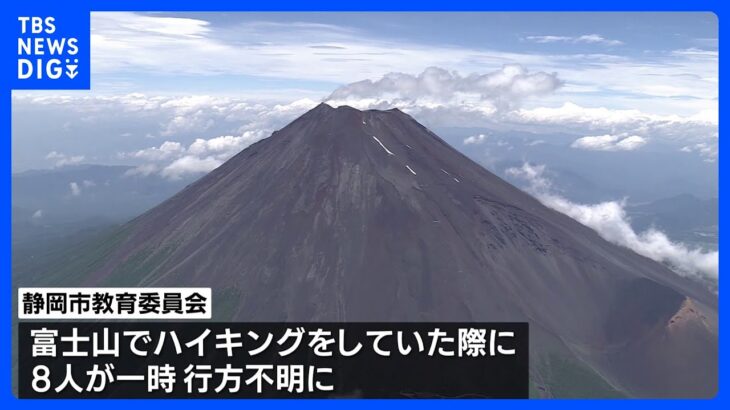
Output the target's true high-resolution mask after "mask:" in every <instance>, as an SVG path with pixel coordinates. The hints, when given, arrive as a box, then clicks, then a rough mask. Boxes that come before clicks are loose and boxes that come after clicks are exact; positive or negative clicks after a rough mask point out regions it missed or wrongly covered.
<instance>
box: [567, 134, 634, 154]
mask: <svg viewBox="0 0 730 410" xmlns="http://www.w3.org/2000/svg"><path fill="white" fill-rule="evenodd" d="M645 144H646V139H645V138H642V137H640V136H638V135H631V136H625V135H610V134H606V135H597V136H588V137H582V138H578V139H577V140H575V141H573V144H571V145H570V146H571V147H573V148H577V149H584V150H589V151H633V150H635V149H638V148H641V147H642V146H644V145H645Z"/></svg>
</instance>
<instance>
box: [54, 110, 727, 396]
mask: <svg viewBox="0 0 730 410" xmlns="http://www.w3.org/2000/svg"><path fill="white" fill-rule="evenodd" d="M96 254H98V257H97V258H96V259H95V260H94V261H93V262H87V263H85V264H84V266H83V267H81V268H80V269H81V271H82V272H86V273H88V274H87V275H85V276H84V280H83V281H82V284H84V285H101V284H107V285H110V284H113V285H127V286H135V285H141V286H206V287H212V288H213V290H214V294H215V297H214V309H215V315H216V317H217V318H218V319H222V320H271V321H279V320H281V321H345V320H346V321H436V320H444V321H528V322H529V323H530V326H531V327H530V332H531V343H532V346H533V351H532V353H531V360H532V361H533V364H534V366H533V373H534V376H535V379H536V380H539V383H543V387H544V385H545V384H548V382H546V381H545V380H551V379H554V378H556V377H557V378H558V379H559V378H560V377H562V376H561V375H556V374H554V373H551V372H555V371H556V370H555V369H557V368H558V367H556V366H559V367H560V368H562V369H564V371H565V372H568V373H570V374H579V375H581V376H580V377H579V378H580V381H581V382H584V381H585V379H591V380H593V381H594V382H595V386H593V387H594V388H600V389H603V390H604V391H605V390H608V391H620V392H621V393H623V394H629V395H641V396H657V395H667V392H670V394H676V395H680V396H682V395H684V396H708V395H712V394H714V389H715V387H716V383H717V373H716V371H717V368H716V366H717V337H716V336H717V335H716V324H717V316H716V312H717V297H716V295H713V294H711V293H710V292H708V291H707V290H706V289H704V288H702V287H701V286H700V285H698V284H696V283H693V282H690V281H688V280H685V279H683V278H681V277H679V276H677V275H676V274H674V273H673V272H671V271H670V270H669V269H667V268H666V267H664V266H662V265H660V264H658V263H656V262H654V261H651V260H649V259H647V258H644V257H642V256H639V255H637V254H636V253H634V252H632V251H630V250H628V249H625V248H620V247H618V246H615V245H612V244H610V243H608V242H606V241H605V240H603V239H601V238H600V237H599V236H598V235H597V234H596V233H595V232H594V231H592V230H590V229H588V228H586V227H585V226H583V225H581V224H579V223H578V222H576V221H574V220H572V219H570V218H569V217H567V216H565V215H562V214H559V213H557V212H555V211H553V210H551V209H548V208H547V207H545V206H543V205H542V204H541V203H539V202H538V201H537V200H535V199H534V198H532V197H531V196H530V195H528V194H526V193H524V192H522V191H521V190H519V189H517V188H515V187H513V186H512V185H510V184H508V183H507V182H505V181H503V180H502V179H500V178H498V177H497V176H495V175H494V174H492V173H490V172H488V171H487V170H485V169H484V168H482V167H481V166H479V165H478V164H476V163H475V162H473V161H471V160H470V159H468V158H467V157H465V156H464V155H462V154H461V153H460V152H458V151H456V150H455V149H453V148H452V147H451V146H449V145H448V144H447V143H446V142H444V141H443V140H442V139H441V138H439V137H438V136H436V135H435V134H434V133H432V132H431V131H429V130H428V129H427V128H425V127H424V126H422V125H421V124H419V123H418V122H417V121H415V120H414V119H413V118H411V117H410V116H408V115H406V114H404V113H402V112H401V111H399V110H388V111H377V110H368V111H359V110H356V109H354V108H352V107H347V106H341V107H338V108H333V107H330V106H329V105H327V104H324V103H323V104H320V105H318V106H317V107H315V108H314V109H312V110H311V111H309V112H307V113H306V114H304V115H302V116H301V117H299V118H298V119H296V120H294V121H293V122H292V123H290V124H289V125H287V126H286V127H284V128H282V129H281V130H279V131H276V132H275V133H274V134H273V135H272V136H271V137H270V138H267V139H264V140H262V141H259V142H257V143H255V144H253V145H251V146H250V147H248V148H246V149H245V150H243V151H241V152H240V153H239V154H237V155H236V156H234V157H233V158H231V159H230V160H229V161H227V162H226V163H224V164H223V165H221V166H220V167H219V168H217V169H216V170H214V171H212V172H211V173H209V174H208V175H206V176H205V177H203V178H201V179H199V180H198V181H196V182H195V183H193V184H191V185H189V186H188V187H187V188H185V189H184V190H183V191H181V192H180V193H178V194H177V195H175V196H174V197H172V198H170V199H169V200H167V201H165V202H164V203H162V204H161V205H159V206H157V207H155V208H154V209H152V210H150V211H148V212H147V213H145V214H143V215H141V216H140V217H138V218H136V219H135V220H133V221H131V222H130V223H128V224H127V225H126V226H124V227H123V228H122V229H120V231H119V232H117V233H116V234H115V235H114V236H113V237H112V238H109V239H108V240H107V241H105V242H104V246H103V247H102V248H101V249H100V250H98V251H97V252H96ZM66 285H67V286H68V285H71V284H68V283H66ZM687 300H691V301H692V306H693V309H695V310H696V311H698V312H701V314H699V315H696V316H693V317H692V319H687V321H676V320H675V322H674V323H672V326H669V323H670V321H671V320H672V318H673V317H675V316H676V314H677V312H679V311H680V310H681V309H682V307H683V306H686V301H687ZM657 346H659V347H657ZM565 366H568V367H567V368H566V367H565ZM565 369H567V370H565ZM561 382H565V381H564V380H562V381H561ZM547 388H548V389H549V386H548V387H547Z"/></svg>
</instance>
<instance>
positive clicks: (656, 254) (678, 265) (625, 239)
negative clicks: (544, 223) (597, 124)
mask: <svg viewBox="0 0 730 410" xmlns="http://www.w3.org/2000/svg"><path fill="white" fill-rule="evenodd" d="M544 171H545V167H544V166H533V165H530V164H529V163H525V164H523V165H522V167H519V168H510V169H508V170H507V171H506V172H507V173H508V174H509V175H512V176H515V177H519V178H522V179H524V180H525V181H527V182H528V184H529V187H528V191H529V192H530V193H532V194H533V195H535V197H537V199H539V200H540V201H541V202H542V203H543V204H545V205H546V206H548V207H550V208H553V209H555V210H556V211H559V212H562V213H564V214H566V215H568V216H570V217H571V218H573V219H575V220H576V221H578V222H580V223H582V224H584V225H586V226H588V227H590V228H592V229H594V230H595V231H596V232H598V234H599V235H601V237H603V238H604V239H606V240H607V241H609V242H613V243H615V244H617V245H621V246H624V247H626V248H629V249H632V250H633V251H635V252H636V253H638V254H640V255H643V256H646V257H648V258H650V259H654V260H655V261H657V262H661V263H665V264H667V265H668V266H669V267H670V268H672V270H674V271H675V272H677V273H679V274H681V275H684V276H694V277H700V278H703V279H710V280H717V277H718V272H719V260H718V258H719V254H718V252H705V251H702V250H701V249H693V248H690V247H688V246H687V245H685V244H683V243H680V242H673V241H671V240H670V239H669V238H668V237H667V235H666V234H664V233H663V232H661V231H658V230H656V229H653V228H652V229H648V230H646V231H644V232H636V231H634V229H633V228H632V227H631V224H630V221H629V218H628V216H627V215H626V211H625V210H624V201H608V202H602V203H599V204H592V205H590V204H579V203H575V202H572V201H570V200H568V199H566V198H563V197H561V196H559V195H557V194H555V193H553V192H552V190H551V184H550V181H549V179H547V178H546V177H545V176H544Z"/></svg>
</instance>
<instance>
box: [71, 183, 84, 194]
mask: <svg viewBox="0 0 730 410" xmlns="http://www.w3.org/2000/svg"><path fill="white" fill-rule="evenodd" d="M68 187H69V189H71V195H73V196H79V195H81V187H79V184H77V183H76V182H71V183H70V184H68Z"/></svg>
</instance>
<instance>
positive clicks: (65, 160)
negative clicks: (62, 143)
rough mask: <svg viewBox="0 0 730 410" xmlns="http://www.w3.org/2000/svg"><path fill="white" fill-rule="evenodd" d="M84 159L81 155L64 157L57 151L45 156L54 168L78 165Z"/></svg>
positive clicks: (64, 155)
mask: <svg viewBox="0 0 730 410" xmlns="http://www.w3.org/2000/svg"><path fill="white" fill-rule="evenodd" d="M85 158H86V157H84V156H83V155H66V154H64V153H62V152H57V151H51V152H49V153H48V155H46V159H48V160H51V161H53V163H54V166H55V167H56V168H60V167H63V166H66V165H77V164H80V163H81V162H83V161H84V159H85Z"/></svg>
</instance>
